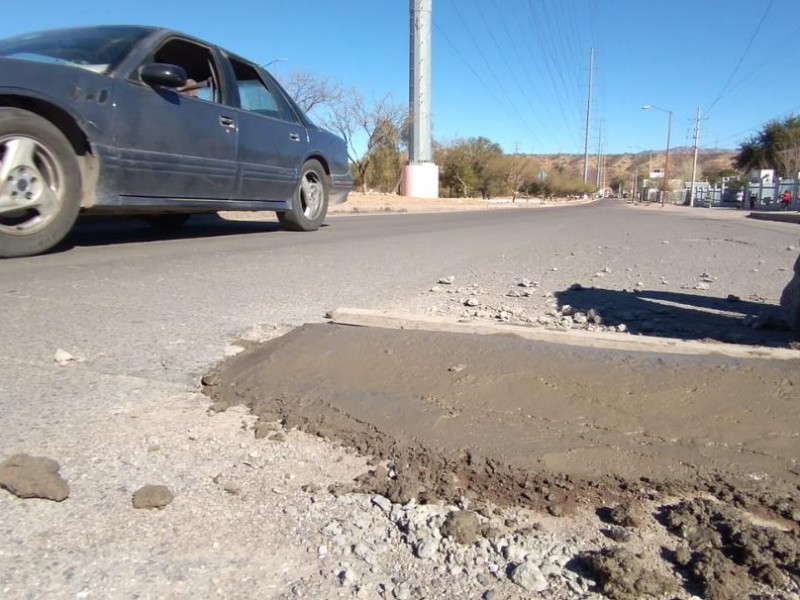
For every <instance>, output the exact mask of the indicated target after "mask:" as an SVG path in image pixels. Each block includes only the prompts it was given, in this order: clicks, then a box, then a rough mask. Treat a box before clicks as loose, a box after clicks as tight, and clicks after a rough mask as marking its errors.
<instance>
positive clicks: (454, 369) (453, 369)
mask: <svg viewBox="0 0 800 600" xmlns="http://www.w3.org/2000/svg"><path fill="white" fill-rule="evenodd" d="M466 368H467V365H463V364H459V365H453V366H452V367H449V368H448V369H447V370H448V371H450V372H451V373H460V372H461V371H463V370H464V369H466Z"/></svg>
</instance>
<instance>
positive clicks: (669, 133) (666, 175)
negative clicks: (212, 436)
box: [642, 104, 672, 207]
mask: <svg viewBox="0 0 800 600" xmlns="http://www.w3.org/2000/svg"><path fill="white" fill-rule="evenodd" d="M651 108H653V109H655V110H660V111H661V112H665V113H667V114H668V115H669V122H668V123H667V156H666V157H665V158H664V184H663V185H662V186H661V206H662V207H663V206H664V196H665V195H666V194H667V182H668V181H669V139H670V137H671V136H672V111H671V110H667V109H666V108H661V107H659V106H653V105H652V104H645V105H644V106H642V110H650V109H651Z"/></svg>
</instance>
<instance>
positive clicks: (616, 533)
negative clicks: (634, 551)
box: [608, 527, 631, 542]
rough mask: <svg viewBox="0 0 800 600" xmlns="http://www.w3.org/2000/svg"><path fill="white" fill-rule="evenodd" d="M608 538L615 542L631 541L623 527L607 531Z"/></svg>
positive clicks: (629, 534)
mask: <svg viewBox="0 0 800 600" xmlns="http://www.w3.org/2000/svg"><path fill="white" fill-rule="evenodd" d="M608 537H610V538H611V539H612V540H614V541H615V542H627V541H628V540H630V539H631V532H630V531H628V530H627V529H625V528H624V527H612V528H611V529H609V530H608Z"/></svg>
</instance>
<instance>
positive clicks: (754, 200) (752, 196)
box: [750, 192, 756, 210]
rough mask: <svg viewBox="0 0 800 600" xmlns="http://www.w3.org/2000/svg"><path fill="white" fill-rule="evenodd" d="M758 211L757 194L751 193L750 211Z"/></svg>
mask: <svg viewBox="0 0 800 600" xmlns="http://www.w3.org/2000/svg"><path fill="white" fill-rule="evenodd" d="M755 209H756V193H755V192H750V210H755Z"/></svg>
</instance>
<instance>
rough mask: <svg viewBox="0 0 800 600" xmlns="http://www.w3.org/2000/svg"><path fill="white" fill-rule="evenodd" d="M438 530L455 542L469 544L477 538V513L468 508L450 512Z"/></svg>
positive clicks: (478, 528)
mask: <svg viewBox="0 0 800 600" xmlns="http://www.w3.org/2000/svg"><path fill="white" fill-rule="evenodd" d="M439 531H440V532H441V534H442V535H443V536H444V537H449V538H452V539H453V540H454V541H455V542H456V543H459V544H463V545H470V544H472V543H474V542H475V540H476V539H477V538H478V534H479V532H480V521H478V515H477V513H474V512H472V511H470V510H462V511H457V512H451V513H450V514H449V515H447V518H446V519H445V521H444V523H443V524H442V526H441V527H440V529H439Z"/></svg>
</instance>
